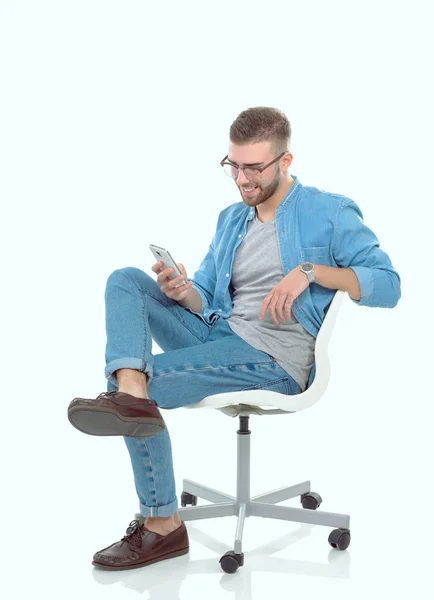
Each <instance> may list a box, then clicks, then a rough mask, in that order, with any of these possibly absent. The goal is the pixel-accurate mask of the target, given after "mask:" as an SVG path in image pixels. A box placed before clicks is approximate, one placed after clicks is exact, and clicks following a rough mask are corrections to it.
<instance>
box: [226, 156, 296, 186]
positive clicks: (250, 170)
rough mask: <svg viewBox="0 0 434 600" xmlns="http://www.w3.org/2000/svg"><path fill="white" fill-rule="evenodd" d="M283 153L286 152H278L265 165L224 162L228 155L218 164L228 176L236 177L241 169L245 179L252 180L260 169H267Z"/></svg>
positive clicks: (257, 177)
mask: <svg viewBox="0 0 434 600" xmlns="http://www.w3.org/2000/svg"><path fill="white" fill-rule="evenodd" d="M284 154H286V152H282V154H279V156H276V158H275V159H274V160H272V161H271V162H269V163H268V164H267V165H264V166H263V167H242V166H240V165H237V164H236V163H232V162H225V160H226V159H227V158H228V156H229V155H227V156H225V157H224V159H223V160H222V161H221V162H220V164H221V166H222V167H223V171H224V172H225V173H226V175H228V176H229V177H232V178H233V179H237V178H238V173H239V171H240V169H241V171H242V172H243V173H244V175H245V176H246V179H248V180H249V181H252V180H253V179H255V178H256V179H259V177H260V176H261V173H262V171H265V169H268V167H269V166H270V165H272V164H273V163H275V162H276V161H278V160H279V159H281V158H282V156H283V155H284Z"/></svg>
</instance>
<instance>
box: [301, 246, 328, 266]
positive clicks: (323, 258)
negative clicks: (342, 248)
mask: <svg viewBox="0 0 434 600" xmlns="http://www.w3.org/2000/svg"><path fill="white" fill-rule="evenodd" d="M300 254H301V261H302V262H311V263H316V264H318V265H330V263H331V261H330V248H329V247H328V246H310V247H308V248H301V251H300Z"/></svg>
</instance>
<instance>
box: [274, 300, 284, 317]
mask: <svg viewBox="0 0 434 600" xmlns="http://www.w3.org/2000/svg"><path fill="white" fill-rule="evenodd" d="M284 307H285V305H284V300H282V301H281V302H279V303H278V304H276V313H277V316H278V317H279V319H280V320H281V321H286V316H285V314H284V312H283V310H284Z"/></svg>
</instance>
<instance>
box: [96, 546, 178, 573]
mask: <svg viewBox="0 0 434 600" xmlns="http://www.w3.org/2000/svg"><path fill="white" fill-rule="evenodd" d="M189 549H190V547H189V546H187V548H182V549H181V550H176V551H175V552H170V553H169V554H163V555H162V556H157V557H156V558H152V559H151V560H147V561H146V562H142V563H140V564H138V565H126V566H125V565H122V566H120V567H116V566H113V565H105V564H103V563H99V562H96V561H94V560H93V561H92V564H93V565H94V566H95V567H99V568H100V569H106V570H107V571H124V570H126V569H139V568H140V567H146V566H147V565H151V564H152V563H156V562H159V561H160V560H167V559H168V558H175V557H176V556H182V555H183V554H187V553H188V552H189Z"/></svg>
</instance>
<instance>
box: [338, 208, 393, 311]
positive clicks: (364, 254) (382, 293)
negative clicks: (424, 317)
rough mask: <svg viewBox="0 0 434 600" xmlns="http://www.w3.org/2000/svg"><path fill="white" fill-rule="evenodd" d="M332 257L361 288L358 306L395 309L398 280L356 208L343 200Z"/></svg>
mask: <svg viewBox="0 0 434 600" xmlns="http://www.w3.org/2000/svg"><path fill="white" fill-rule="evenodd" d="M332 254H333V258H334V260H335V262H336V264H337V265H338V266H340V267H345V268H350V269H352V270H353V271H354V273H355V274H356V276H357V279H358V281H359V285H360V293H361V295H360V300H355V299H354V298H351V296H350V298H351V300H352V301H353V302H354V303H355V304H358V305H361V306H372V307H384V308H394V307H395V306H396V305H397V303H398V300H399V299H400V297H401V278H400V276H399V275H398V273H397V271H396V270H395V269H394V267H393V265H392V262H391V260H390V258H389V256H388V254H387V253H386V252H385V251H384V250H383V249H382V248H380V243H379V241H378V238H377V237H376V235H375V234H374V232H373V231H372V230H371V229H370V228H369V227H368V226H367V225H365V223H364V221H363V214H362V211H361V210H360V208H359V207H358V206H357V204H356V203H355V202H354V201H353V200H350V199H349V198H345V199H344V200H342V203H341V206H340V209H339V211H338V215H337V220H336V224H335V231H334V237H333V243H332Z"/></svg>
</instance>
